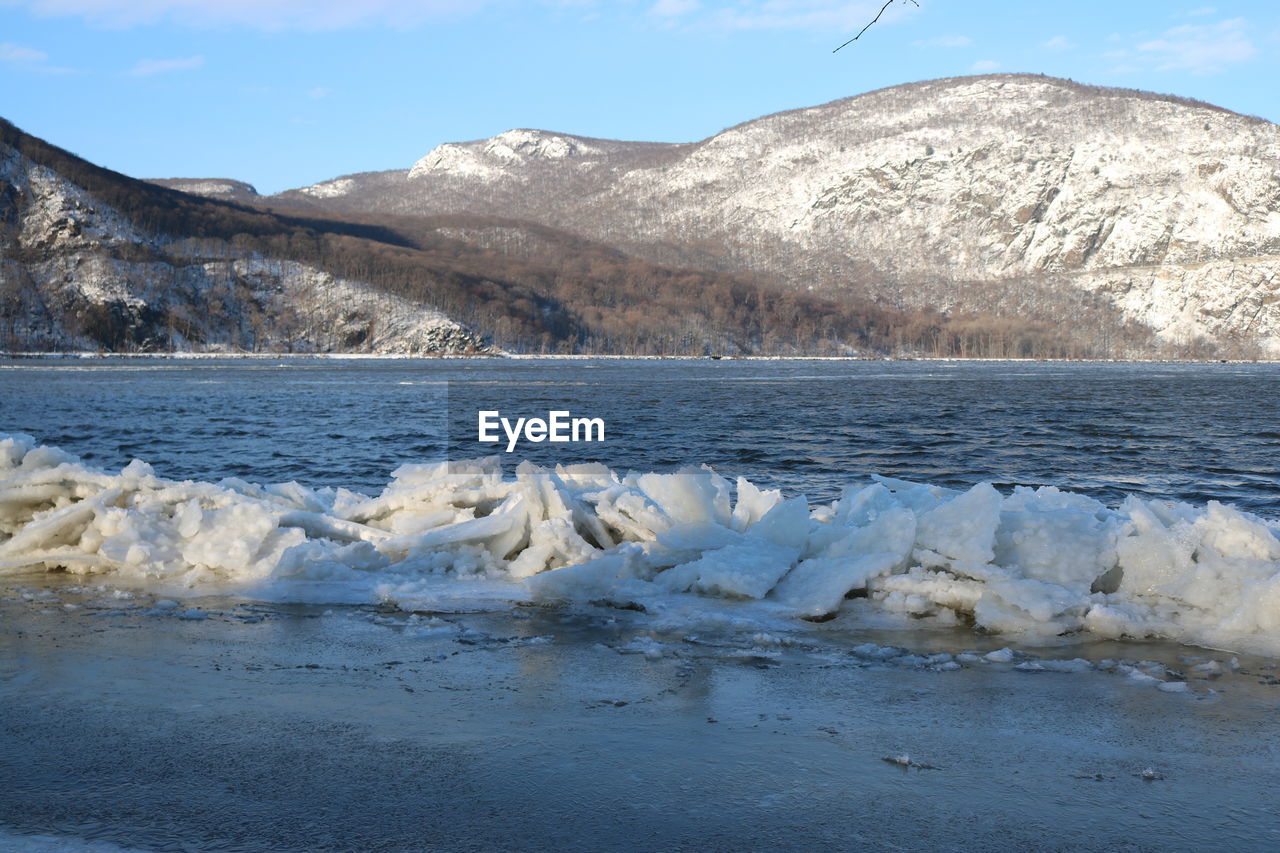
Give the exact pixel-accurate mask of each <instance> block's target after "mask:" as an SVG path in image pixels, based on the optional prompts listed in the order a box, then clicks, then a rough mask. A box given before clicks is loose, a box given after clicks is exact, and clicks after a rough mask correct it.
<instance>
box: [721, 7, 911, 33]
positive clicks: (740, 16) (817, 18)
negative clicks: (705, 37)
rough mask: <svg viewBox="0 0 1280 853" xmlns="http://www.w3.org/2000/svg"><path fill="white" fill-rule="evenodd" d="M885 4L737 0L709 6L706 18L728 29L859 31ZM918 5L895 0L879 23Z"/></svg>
mask: <svg viewBox="0 0 1280 853" xmlns="http://www.w3.org/2000/svg"><path fill="white" fill-rule="evenodd" d="M882 6H884V0H755V2H750V0H734V2H727V3H721V4H720V5H719V6H718V7H716V8H715V9H709V10H707V12H706V14H705V15H703V16H702V17H703V18H704V22H705V23H706V24H707V25H709V26H712V27H714V28H718V29H727V30H784V29H809V30H829V31H834V32H836V33H844V32H847V33H849V34H850V35H853V34H856V33H857V32H858V31H859V30H861V29H862V28H863V27H865V26H866V25H867V24H869V23H870V22H871V21H872V19H874V18H875V16H876V14H877V13H878V12H879V11H880V9H881V7H882ZM918 10H919V7H918V6H916V5H914V4H913V3H910V2H908V0H895V2H894V3H893V4H892V5H890V6H889V8H888V9H886V10H885V12H884V15H883V16H881V18H880V21H879V22H878V23H877V24H876V26H877V27H880V26H884V25H886V24H891V23H893V22H894V21H897V20H901V19H902V18H903V17H904V16H907V15H912V14H915V13H916V12H917V11H918Z"/></svg>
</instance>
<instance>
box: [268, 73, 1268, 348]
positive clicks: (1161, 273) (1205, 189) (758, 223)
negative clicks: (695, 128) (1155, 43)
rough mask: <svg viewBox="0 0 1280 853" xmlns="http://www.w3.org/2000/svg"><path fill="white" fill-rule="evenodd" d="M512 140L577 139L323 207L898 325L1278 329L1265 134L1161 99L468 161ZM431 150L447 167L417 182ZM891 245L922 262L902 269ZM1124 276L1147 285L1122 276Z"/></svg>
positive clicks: (807, 119) (1170, 332)
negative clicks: (1069, 293) (966, 294)
mask: <svg viewBox="0 0 1280 853" xmlns="http://www.w3.org/2000/svg"><path fill="white" fill-rule="evenodd" d="M513 133H516V134H535V135H536V133H542V134H546V135H547V136H548V137H554V138H561V139H570V140H575V139H582V140H587V138H586V137H581V138H579V137H575V136H573V135H572V134H561V133H554V132H541V131H540V132H534V131H507V132H506V133H504V134H499V135H498V136H496V137H492V138H491V139H489V140H478V141H473V142H469V143H446V144H445V145H442V146H437V148H435V149H433V150H432V151H431V152H428V153H427V154H426V155H424V156H423V157H422V158H420V159H419V161H417V163H416V164H415V165H414V167H412V168H410V170H409V171H408V172H404V171H403V170H401V171H399V172H394V173H392V172H388V173H372V175H370V173H364V175H357V176H348V177H347V178H345V179H343V180H344V183H342V184H341V185H340V186H334V185H333V182H329V184H330V189H331V191H329V192H328V193H326V194H325V196H324V197H323V198H319V199H316V202H317V205H318V209H322V210H331V211H344V212H373V211H383V212H395V213H398V214H408V215H426V214H441V213H466V214H472V215H506V216H513V217H517V218H522V219H529V220H531V221H535V222H540V223H542V224H546V225H550V226H553V227H557V228H563V229H565V230H567V231H570V232H572V233H576V234H579V235H581V236H584V237H588V238H590V239H594V240H600V241H602V242H604V243H606V244H608V245H612V246H615V247H617V248H619V249H621V250H623V251H626V252H628V253H630V254H633V255H636V256H638V257H640V258H643V259H645V260H649V261H653V262H659V263H668V264H683V265H688V266H692V267H695V268H706V269H714V270H717V271H721V272H730V273H742V272H748V271H750V272H754V273H762V274H767V275H770V276H773V277H777V278H779V279H781V280H782V281H783V282H785V283H786V284H787V285H788V286H790V287H792V288H808V287H812V288H814V289H817V290H819V291H821V292H837V293H838V292H840V291H842V290H844V291H850V292H853V293H856V294H857V295H859V296H862V297H866V298H871V299H873V300H875V301H878V302H881V303H882V304H887V305H893V306H896V307H908V308H921V307H925V306H928V305H933V306H938V307H940V308H942V310H952V309H953V308H954V307H956V305H955V304H954V303H953V300H952V295H953V293H954V292H956V291H957V290H964V289H965V287H966V286H967V285H966V283H979V282H986V283H989V284H993V285H994V286H993V287H991V288H988V289H989V290H991V291H992V298H991V306H993V308H994V309H995V310H1000V311H1009V310H1022V311H1026V310H1032V309H1033V308H1034V306H1032V305H1030V304H1026V305H1022V306H1018V302H1019V299H1020V295H1019V292H1020V291H1023V292H1026V291H1029V290H1045V291H1053V290H1059V291H1060V290H1062V289H1063V288H1071V289H1075V290H1077V291H1083V292H1086V293H1088V294H1092V295H1094V296H1098V297H1099V298H1101V299H1102V300H1103V301H1106V302H1108V303H1109V304H1110V305H1112V307H1113V308H1114V309H1115V310H1116V311H1118V312H1119V313H1120V314H1121V315H1123V316H1124V318H1125V319H1126V320H1131V321H1134V322H1139V323H1142V324H1144V325H1147V326H1148V327H1150V328H1152V330H1153V331H1154V333H1155V334H1156V335H1157V336H1159V337H1161V338H1162V339H1163V340H1164V341H1166V342H1177V341H1182V342H1189V341H1194V340H1195V339H1197V338H1204V339H1206V340H1210V341H1213V342H1218V343H1221V342H1223V341H1229V342H1232V343H1233V344H1238V345H1239V346H1241V347H1244V348H1249V347H1252V346H1257V347H1261V348H1262V349H1263V350H1265V351H1268V352H1277V353H1280V316H1278V315H1277V313H1276V312H1275V311H1273V310H1271V308H1270V307H1269V306H1270V304H1271V303H1270V302H1269V301H1266V300H1269V299H1270V296H1271V292H1272V290H1273V289H1274V285H1275V282H1276V278H1275V272H1276V270H1277V268H1278V267H1277V263H1276V262H1275V261H1274V260H1273V258H1274V257H1275V256H1276V255H1277V254H1280V192H1277V180H1278V178H1277V176H1278V175H1280V165H1278V164H1280V134H1278V133H1277V128H1276V126H1275V125H1274V124H1272V123H1270V122H1268V121H1266V120H1265V119H1261V118H1258V117H1255V116H1244V115H1241V114H1239V113H1234V112H1232V111H1230V110H1226V109H1224V108H1222V107H1218V106H1215V105H1212V104H1207V103H1205V102H1202V101H1196V100H1193V99H1187V98H1181V97H1179V96H1175V95H1163V94H1156V93H1148V92H1143V91H1141V90H1132V89H1115V88H1106V87H1094V86H1089V85H1087V84H1082V83H1076V82H1074V81H1067V80H1060V79H1057V78H1050V77H1041V76H1036V75H980V76H975V77H954V78H944V79H942V80H932V81H921V82H918V83H911V84H905V85H902V86H896V87H887V88H884V89H879V90H875V91H873V92H867V93H864V94H861V95H855V96H852V97H849V98H841V99H837V100H835V101H831V102H828V103H827V104H823V105H819V106H816V107H804V108H798V109H794V110H787V111H784V112H781V113H775V114H772V115H769V116H764V117H761V118H758V119H753V120H751V121H748V122H743V123H740V124H737V125H734V126H732V127H730V128H727V129H726V130H724V131H722V132H720V133H718V134H715V135H713V136H711V137H708V138H707V139H704V140H700V141H698V142H694V143H634V144H639V145H645V146H647V149H646V158H647V159H648V160H649V162H645V163H638V162H634V161H632V162H628V161H627V160H626V158H624V157H623V158H619V157H614V158H613V159H612V161H610V160H607V159H606V160H605V161H603V162H601V163H599V164H594V165H592V166H591V167H590V168H583V166H584V164H585V163H589V162H590V161H582V159H581V158H573V157H560V158H556V159H550V160H549V159H546V158H543V159H541V160H538V161H537V162H536V163H533V164H531V163H530V161H529V160H528V159H527V158H524V159H521V158H514V157H511V156H487V157H485V158H483V159H481V155H482V154H484V152H486V151H488V150H490V149H496V148H500V147H502V146H503V144H504V142H505V140H504V137H508V136H510V135H511V134H513ZM593 142H599V141H598V140H595V141H593ZM606 143H607V144H609V145H615V146H618V145H626V144H629V143H619V142H611V141H606ZM508 147H509V146H508ZM441 153H449V154H451V155H454V156H453V159H452V160H449V161H448V162H442V163H441V164H440V165H442V166H443V167H442V168H426V165H427V162H428V161H429V160H431V159H432V158H433V157H435V158H437V159H442V158H440V154H441ZM464 155H465V157H464ZM465 158H470V159H469V160H467V159H465ZM654 161H658V162H654ZM375 176H376V177H375ZM307 189H308V188H303V189H302V190H298V191H289V192H286V193H284V194H281V195H280V196H277V197H276V198H280V199H283V200H287V199H289V198H290V197H292V196H293V195H294V194H296V193H299V192H305V191H306V190H307ZM1166 232H1168V233H1166ZM849 235H854V236H855V237H856V240H850V239H849ZM699 241H700V242H702V243H703V244H715V246H716V249H715V251H713V252H712V253H711V254H712V255H714V256H717V257H718V258H719V260H718V261H716V262H714V263H708V261H707V253H706V252H705V251H701V254H699V253H698V252H692V251H690V250H689V249H688V244H689V243H691V242H699ZM904 242H915V243H917V244H919V249H918V250H917V251H902V250H901V247H902V245H903V243H904ZM861 246H871V247H876V248H873V249H871V250H869V251H864V250H862V249H861V248H860V247H861ZM1248 259H1263V261H1262V262H1257V261H1250V260H1248ZM1234 261H1239V263H1238V264H1234V265H1233V262H1234ZM1203 264H1210V268H1209V269H1208V270H1207V271H1200V270H1196V269H1195V268H1194V267H1196V266H1197V265H1203ZM1134 269H1140V270H1147V271H1152V272H1154V273H1155V275H1154V277H1153V278H1152V277H1148V278H1149V280H1148V281H1147V282H1146V283H1144V282H1143V281H1141V280H1140V279H1141V278H1142V276H1138V277H1136V278H1135V277H1134V276H1130V277H1129V278H1127V279H1126V278H1123V276H1121V273H1122V272H1124V271H1125V270H1134ZM1242 276H1243V277H1244V278H1247V279H1248V280H1249V283H1248V284H1247V285H1246V287H1247V288H1248V289H1249V290H1251V291H1258V292H1259V293H1260V294H1261V296H1259V297H1258V299H1256V300H1254V302H1256V303H1257V304H1253V303H1250V304H1253V307H1254V308H1257V309H1261V310H1257V311H1252V312H1251V311H1249V310H1243V311H1242V310H1239V308H1240V306H1238V305H1236V303H1234V302H1232V294H1233V288H1234V285H1233V284H1232V283H1231V279H1233V278H1239V277H1242ZM1050 279H1052V281H1050ZM1134 291H1137V294H1136V295H1134V294H1133V292H1134ZM1202 293H1203V294H1205V298H1204V299H1201V295H1202ZM1116 294H1119V296H1117V295H1116ZM1037 298H1039V297H1037ZM1245 298H1246V300H1247V299H1248V298H1249V297H1245ZM1259 300H1263V301H1259ZM1023 301H1024V302H1026V301H1027V300H1023ZM1041 301H1043V300H1041ZM1190 303H1195V304H1194V305H1193V306H1192V307H1191V308H1189V309H1187V310H1183V307H1182V306H1183V305H1184V304H1190ZM960 307H962V308H963V307H964V306H963V305H961V306H960ZM1202 308H1204V309H1206V310H1205V311H1204V312H1202V311H1201V309H1202ZM1246 308H1247V306H1246ZM1046 310H1048V311H1049V313H1052V311H1053V309H1052V308H1051V307H1048V306H1046ZM1040 313H1042V314H1043V313H1045V312H1044V310H1041V312H1040ZM1246 315H1251V316H1253V317H1254V318H1255V321H1253V322H1243V321H1241V319H1240V318H1241V317H1243V316H1246Z"/></svg>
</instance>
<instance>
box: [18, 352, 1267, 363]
mask: <svg viewBox="0 0 1280 853" xmlns="http://www.w3.org/2000/svg"><path fill="white" fill-rule="evenodd" d="M113 359H119V360H140V361H272V360H283V361H305V360H313V361H322V360H332V361H490V360H492V361H697V362H703V361H725V362H734V361H824V362H825V361H849V362H867V363H894V364H906V363H910V362H928V363H944V364H971V363H973V364H1228V365H1241V364H1280V357H1277V358H1273V359H1262V358H1258V359H1220V358H1213V359H1190V358H1189V359H1174V358H1150V359H1146V358H980V357H960V356H909V357H902V356H899V357H892V356H857V355H725V356H711V355H615V354H608V355H583V354H557V353H536V354H535V353H476V354H466V353H431V354H408V353H296V352H293V353H262V352H136V353H126V352H87V351H86V352H76V351H68V352H3V351H0V360H9V361H76V360H82V361H110V360H113Z"/></svg>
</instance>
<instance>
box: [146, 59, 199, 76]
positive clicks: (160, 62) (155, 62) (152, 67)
mask: <svg viewBox="0 0 1280 853" xmlns="http://www.w3.org/2000/svg"><path fill="white" fill-rule="evenodd" d="M202 65H204V57H203V56H187V57H183V58H181V59H143V60H140V61H139V62H138V64H137V65H135V66H133V68H132V69H130V71H129V74H130V76H133V77H150V76H151V75H152V74H167V73H168V72H170V71H191V70H192V69H195V68H199V67H200V66H202Z"/></svg>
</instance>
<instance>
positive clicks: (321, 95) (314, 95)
mask: <svg viewBox="0 0 1280 853" xmlns="http://www.w3.org/2000/svg"><path fill="white" fill-rule="evenodd" d="M331 94H333V90H332V89H326V88H325V87H324V86H316V87H315V88H314V89H312V90H311V91H309V92H307V97H308V98H310V99H311V100H313V101H322V100H324V99H325V98H327V97H329V96H330V95H331Z"/></svg>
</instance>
